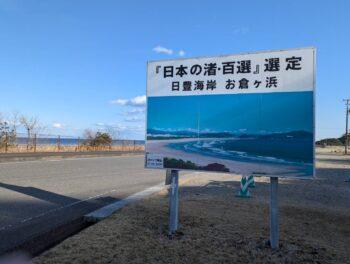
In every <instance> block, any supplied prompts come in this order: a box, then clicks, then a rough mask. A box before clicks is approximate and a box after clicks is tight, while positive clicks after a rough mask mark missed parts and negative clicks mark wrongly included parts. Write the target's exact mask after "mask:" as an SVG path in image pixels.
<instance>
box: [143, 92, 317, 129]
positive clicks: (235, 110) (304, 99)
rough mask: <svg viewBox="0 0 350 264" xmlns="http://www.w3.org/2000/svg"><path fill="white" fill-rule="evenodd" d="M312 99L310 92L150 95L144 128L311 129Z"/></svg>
mask: <svg viewBox="0 0 350 264" xmlns="http://www.w3.org/2000/svg"><path fill="white" fill-rule="evenodd" d="M312 99H313V93H312V92H289V93H263V94H254V93H252V94H231V95H202V96H165V97H150V98H149V99H148V102H147V108H148V118H147V119H148V120H147V122H148V125H147V128H148V129H158V130H170V131H183V130H185V131H196V130H198V126H199V130H200V132H204V131H206V132H234V133H239V134H245V133H247V134H266V133H277V132H282V133H283V132H291V131H300V130H303V131H307V132H312V131H313V122H312V116H313V113H312ZM169 117H171V118H169ZM198 120H199V122H198Z"/></svg>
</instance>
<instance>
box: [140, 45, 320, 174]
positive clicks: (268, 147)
mask: <svg viewBox="0 0 350 264" xmlns="http://www.w3.org/2000/svg"><path fill="white" fill-rule="evenodd" d="M147 71H148V73H147V138H146V162H145V163H146V164H145V165H146V167H150V168H151V167H152V168H154V167H157V168H159V167H162V168H172V169H190V170H204V171H221V172H234V173H241V174H245V175H246V174H255V175H266V176H274V177H275V176H277V177H299V178H309V177H312V176H313V174H314V88H315V50H314V49H313V48H304V49H291V50H279V51H269V52H258V53H248V54H239V55H227V56H218V57H202V58H193V59H181V60H167V61H153V62H149V63H148V69H147ZM155 156H156V157H158V159H157V160H158V161H159V157H162V159H163V161H162V162H156V163H155V162H154V158H151V157H155ZM155 164H156V165H155Z"/></svg>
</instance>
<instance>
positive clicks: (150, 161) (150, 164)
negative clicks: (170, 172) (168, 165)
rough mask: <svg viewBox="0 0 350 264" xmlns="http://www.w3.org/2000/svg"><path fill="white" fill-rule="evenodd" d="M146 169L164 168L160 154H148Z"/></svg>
mask: <svg viewBox="0 0 350 264" xmlns="http://www.w3.org/2000/svg"><path fill="white" fill-rule="evenodd" d="M146 167H147V168H164V165H163V156H162V155H158V154H147V155H146Z"/></svg>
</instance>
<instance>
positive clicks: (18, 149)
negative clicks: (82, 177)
mask: <svg viewBox="0 0 350 264" xmlns="http://www.w3.org/2000/svg"><path fill="white" fill-rule="evenodd" d="M143 150H144V146H143V145H135V146H134V145H124V146H112V147H109V146H106V147H88V146H79V147H78V146H67V145H63V146H60V147H58V146H57V145H38V146H36V148H34V147H30V148H29V149H27V146H26V145H18V146H9V147H8V149H7V153H26V152H29V153H33V152H91V151H143ZM0 153H6V151H5V149H4V148H2V149H0Z"/></svg>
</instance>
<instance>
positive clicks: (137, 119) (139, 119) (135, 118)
mask: <svg viewBox="0 0 350 264" xmlns="http://www.w3.org/2000/svg"><path fill="white" fill-rule="evenodd" d="M142 120H144V119H142V118H141V117H137V116H132V117H127V118H124V121H125V122H140V121H142Z"/></svg>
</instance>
